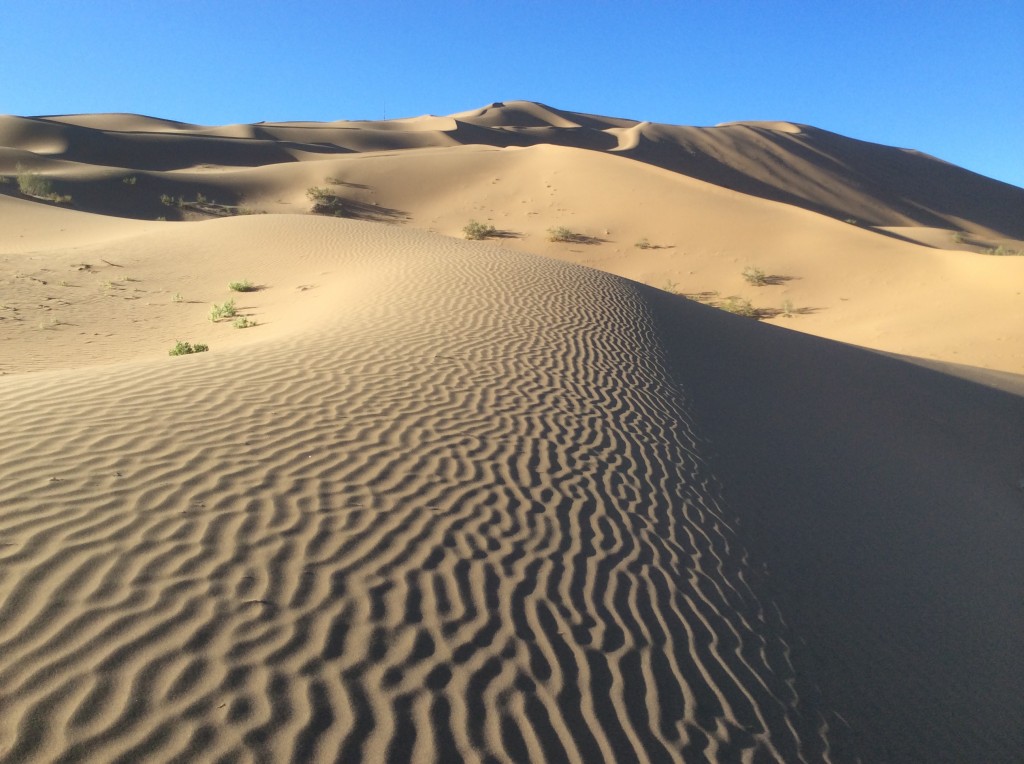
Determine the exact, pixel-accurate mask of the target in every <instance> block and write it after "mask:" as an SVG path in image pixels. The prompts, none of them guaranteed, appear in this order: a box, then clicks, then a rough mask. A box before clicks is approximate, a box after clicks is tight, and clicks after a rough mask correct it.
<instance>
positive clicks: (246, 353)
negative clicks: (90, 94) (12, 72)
mask: <svg viewBox="0 0 1024 764" xmlns="http://www.w3.org/2000/svg"><path fill="white" fill-rule="evenodd" d="M0 175H3V176H4V178H5V180H6V182H5V183H2V184H0V416H2V421H3V422H4V427H3V428H2V429H0V474H2V475H3V476H4V479H3V480H0V709H3V713H0V762H26V761H39V762H54V761H66V762H70V761H123V762H138V761H160V762H169V761H181V762H193V761H360V760H365V761H389V762H400V761H417V762H419V761H437V762H451V761H479V762H483V761H509V762H513V761H577V762H595V761H624V762H625V761H629V762H632V761H642V762H661V761H686V762H690V761H705V760H709V761H725V762H732V761H738V762H739V761H743V762H761V761H778V762H795V761H804V762H820V761H831V762H851V761H864V762H880V761H891V762H911V761H915V762H916V761H920V762H964V761H979V762H1012V761H1017V760H1019V756H1020V752H1021V750H1024V738H1022V730H1024V707H1022V706H1021V703H1020V698H1021V695H1022V692H1024V661H1022V660H1021V657H1020V655H1021V650H1022V648H1024V643H1022V639H1021V636H1020V635H1021V634H1022V633H1024V597H1022V594H1024V569H1022V566H1021V555H1020V549H1021V548H1022V545H1024V437H1022V433H1024V377H1022V376H1020V375H1021V374H1022V373H1024V297H1022V284H1024V257H1017V256H1014V254H1013V253H1015V252H1017V251H1018V250H1019V251H1022V252H1024V241H1022V240H1024V228H1022V225H1024V217H1022V215H1021V214H1020V213H1021V211H1024V190H1021V189H1018V188H1015V187H1012V186H1007V185H1006V184H1002V183H999V182H997V181H994V180H990V179H987V178H982V177H980V176H977V175H974V174H972V173H969V172H967V171H965V170H962V169H959V168H956V167H953V166H951V165H949V164H946V163H944V162H942V161H940V160H938V159H934V158H931V157H927V156H925V155H922V154H919V153H916V152H912V151H906V150H902V149H894V148H890V147H885V146H877V145H873V144H867V143H863V142H860V141H855V140H853V139H849V138H844V137H842V136H838V135H835V134H832V133H828V132H826V131H823V130H818V129H816V128H811V127H807V126H803V125H795V124H790V123H785V122H773V123H736V124H730V125H724V126H719V127H710V128H692V127H677V126H669V125H656V124H652V123H648V122H635V121H632V120H626V119H615V118H606V117H599V116H594V115H585V114H577V113H573V112H567V111H560V110H557V109H553V108H550V107H547V106H543V105H540V104H535V103H530V102H506V103H504V104H493V105H491V106H488V107H485V108H483V109H477V110H473V111H467V112H463V113H460V114H454V115H450V116H440V117H435V116H424V117H417V118H411V119H402V120H390V121H387V122H343V121H340V122H332V123H322V124H320V123H299V122H296V123H281V124H270V123H260V124H257V125H230V126H222V127H203V126H198V125H191V124H186V123H179V122H173V121H169V120H161V119H154V118H150V117H142V116H137V115H120V114H118V115H72V116H50V117H35V118H23V117H2V118H0ZM309 189H319V191H315V192H314V193H313V194H312V195H310V194H309V193H308V191H309ZM68 196H70V199H64V198H62V197H68ZM314 205H320V207H319V211H320V212H321V213H323V214H310V213H311V212H313V211H314V210H313V208H314ZM260 213H267V214H260ZM158 218H166V220H158ZM471 220H476V221H478V222H479V223H481V224H482V225H483V226H485V227H486V226H492V227H493V229H491V230H487V229H485V234H486V237H487V238H486V240H484V241H461V240H459V239H463V238H464V234H463V227H464V226H466V224H467V223H469V222H470V221H471ZM847 221H853V222H847ZM560 227H562V228H565V229H567V230H566V231H564V232H563V235H562V236H560V237H554V238H561V239H563V240H562V241H551V240H550V239H551V238H552V236H551V235H550V230H551V229H557V228H560ZM637 244H641V245H642V246H637ZM989 252H994V253H993V254H988V253H989ZM995 253H998V254H995ZM745 269H749V270H747V276H748V278H746V279H745V278H744V275H743V274H744V270H745ZM753 269H757V270H759V271H760V272H761V276H763V279H761V280H763V282H764V283H763V284H761V285H758V284H756V283H748V282H750V281H753V282H756V281H758V278H756V275H757V274H756V271H755V270H753ZM242 282H245V284H244V286H245V291H233V290H232V289H230V288H229V283H235V284H236V286H242ZM644 282H646V283H644ZM683 295H686V296H688V297H689V298H690V299H686V298H685V297H684V296H683ZM730 298H731V299H730ZM744 300H749V301H750V303H751V306H750V307H751V310H753V311H757V315H756V316H755V317H756V318H760V319H761V320H760V321H758V320H752V318H748V317H742V316H736V315H729V314H728V313H727V312H726V311H724V310H716V309H715V306H717V307H726V308H731V309H732V310H734V311H735V310H737V309H742V307H743V304H744V303H743V301H744ZM225 303H230V305H229V306H228V307H225ZM702 303H704V304H702ZM212 305H217V306H219V307H220V317H218V316H217V315H214V316H212V318H213V319H215V320H211V306H212ZM232 313H233V315H232ZM236 322H237V323H238V324H239V326H241V327H243V328H236V326H235V325H236ZM770 324H777V325H776V326H772V325H770ZM786 328H791V329H797V330H799V331H797V332H792V331H786ZM812 335H818V336H812ZM836 340H839V341H836ZM179 341H181V342H188V343H190V344H191V345H192V346H195V345H198V344H204V345H208V346H209V350H208V351H207V352H199V353H194V354H188V355H183V356H180V357H171V356H169V355H168V351H169V350H171V349H172V347H174V346H175V343H176V342H179ZM855 345H860V346H862V347H855ZM878 351H886V352H878ZM904 356H906V357H904Z"/></svg>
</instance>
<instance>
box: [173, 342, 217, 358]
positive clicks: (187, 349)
mask: <svg viewBox="0 0 1024 764" xmlns="http://www.w3.org/2000/svg"><path fill="white" fill-rule="evenodd" d="M209 349H210V346H209V345H203V344H201V343H199V342H197V343H196V344H195V345H193V344H192V343H190V342H182V341H181V340H178V341H177V342H175V343H174V347H172V348H171V349H170V350H168V351H167V355H191V354H192V353H205V352H206V351H207V350H209Z"/></svg>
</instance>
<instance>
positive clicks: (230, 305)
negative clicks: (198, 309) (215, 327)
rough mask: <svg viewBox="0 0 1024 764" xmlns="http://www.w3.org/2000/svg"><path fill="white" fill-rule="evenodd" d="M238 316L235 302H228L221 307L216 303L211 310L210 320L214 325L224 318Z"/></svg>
mask: <svg viewBox="0 0 1024 764" xmlns="http://www.w3.org/2000/svg"><path fill="white" fill-rule="evenodd" d="M236 315H238V310H237V309H236V308H235V301H234V300H228V301H227V302H224V303H221V304H220V305H217V304H216V303H214V304H213V306H212V307H211V308H210V320H211V321H213V322H214V323H216V322H217V321H220V320H221V319H222V318H234V317H235V316H236Z"/></svg>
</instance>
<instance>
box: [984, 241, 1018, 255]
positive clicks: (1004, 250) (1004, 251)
mask: <svg viewBox="0 0 1024 764" xmlns="http://www.w3.org/2000/svg"><path fill="white" fill-rule="evenodd" d="M985 254H986V255H996V256H997V257H1019V256H1020V255H1024V252H1022V251H1021V250H1019V249H1010V248H1009V247H1004V246H1003V245H1001V244H1000V245H999V246H998V247H991V248H990V249H986V250H985Z"/></svg>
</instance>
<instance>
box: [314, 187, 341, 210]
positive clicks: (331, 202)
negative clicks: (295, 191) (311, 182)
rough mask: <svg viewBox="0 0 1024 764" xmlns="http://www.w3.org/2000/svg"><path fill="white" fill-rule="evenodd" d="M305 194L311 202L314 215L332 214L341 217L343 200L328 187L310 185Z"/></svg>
mask: <svg viewBox="0 0 1024 764" xmlns="http://www.w3.org/2000/svg"><path fill="white" fill-rule="evenodd" d="M306 196H307V197H308V198H309V200H310V201H311V202H313V210H312V211H313V213H314V214H316V215H334V216H335V217H343V216H344V214H345V201H344V199H342V198H341V197H340V196H338V195H337V194H336V193H334V192H333V191H331V189H329V188H323V187H322V186H312V187H311V188H307V189H306Z"/></svg>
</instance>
